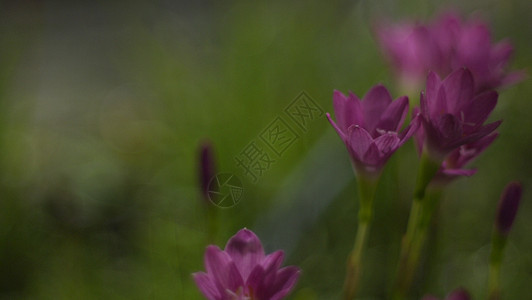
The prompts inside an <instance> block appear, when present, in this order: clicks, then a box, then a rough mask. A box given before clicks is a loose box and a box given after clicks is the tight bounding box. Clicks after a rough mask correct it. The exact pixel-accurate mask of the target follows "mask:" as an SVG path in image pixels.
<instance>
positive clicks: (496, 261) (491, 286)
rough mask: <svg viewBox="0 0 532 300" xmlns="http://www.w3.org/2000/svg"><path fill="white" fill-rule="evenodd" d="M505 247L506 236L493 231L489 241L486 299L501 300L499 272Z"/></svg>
mask: <svg viewBox="0 0 532 300" xmlns="http://www.w3.org/2000/svg"><path fill="white" fill-rule="evenodd" d="M505 246H506V235H503V234H501V233H500V232H498V231H497V230H495V231H494V233H493V236H492V241H491V255H490V266H489V282H488V299H489V300H499V299H501V288H500V272H501V263H502V257H503V254H504V248H505Z"/></svg>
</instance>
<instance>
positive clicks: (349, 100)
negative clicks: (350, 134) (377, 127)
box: [333, 90, 363, 132]
mask: <svg viewBox="0 0 532 300" xmlns="http://www.w3.org/2000/svg"><path fill="white" fill-rule="evenodd" d="M333 106H334V115H335V116H336V120H337V121H338V126H339V127H340V129H341V130H342V131H343V132H347V128H349V126H351V125H355V124H356V125H361V126H362V125H363V124H362V122H363V115H362V107H361V104H360V100H359V99H358V97H357V96H356V95H355V94H353V93H349V97H346V96H345V95H344V94H343V93H342V92H340V91H337V90H335V91H334V94H333Z"/></svg>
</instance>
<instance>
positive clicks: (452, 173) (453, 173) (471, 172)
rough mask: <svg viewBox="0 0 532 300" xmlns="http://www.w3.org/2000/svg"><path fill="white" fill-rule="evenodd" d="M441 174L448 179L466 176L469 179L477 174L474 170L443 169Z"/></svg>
mask: <svg viewBox="0 0 532 300" xmlns="http://www.w3.org/2000/svg"><path fill="white" fill-rule="evenodd" d="M442 173H443V174H444V175H446V176H449V177H452V178H454V177H458V176H466V177H470V176H473V175H475V174H476V173H477V170H476V169H443V170H442Z"/></svg>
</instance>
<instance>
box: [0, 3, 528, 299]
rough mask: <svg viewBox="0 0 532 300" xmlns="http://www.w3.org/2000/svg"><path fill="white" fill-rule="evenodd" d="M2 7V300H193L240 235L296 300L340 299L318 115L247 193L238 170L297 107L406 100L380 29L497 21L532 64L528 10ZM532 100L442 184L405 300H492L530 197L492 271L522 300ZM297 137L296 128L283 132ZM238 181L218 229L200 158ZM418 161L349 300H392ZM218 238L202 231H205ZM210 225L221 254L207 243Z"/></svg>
mask: <svg viewBox="0 0 532 300" xmlns="http://www.w3.org/2000/svg"><path fill="white" fill-rule="evenodd" d="M454 2H455V3H454V5H451V4H449V3H448V2H443V1H421V0H415V1H391V0H388V1H369V0H365V1H295V2H285V1H271V2H268V3H263V2H251V1H227V2H217V1H197V2H194V1H190V2H188V1H187V2H185V1H183V2H181V1H169V0H166V1H165V0H159V1H151V2H149V3H148V1H145V2H143V1H130V2H128V3H125V2H124V3H121V2H120V1H117V2H113V1H91V2H89V1H86V2H77V1H72V2H67V1H37V0H35V1H27V0H26V1H2V2H0V270H1V272H0V298H1V299H20V298H22V299H25V298H26V299H114V298H117V299H201V296H200V294H199V292H198V291H197V288H196V287H195V285H194V283H193V281H192V280H191V276H190V274H191V273H192V272H195V271H199V270H203V269H204V267H203V252H204V249H205V247H206V245H208V244H210V243H215V244H217V245H219V246H221V247H222V246H223V245H224V244H225V241H226V240H227V239H228V238H229V237H230V236H232V235H233V234H234V233H236V231H237V230H238V229H240V228H242V227H248V228H250V229H252V230H254V231H255V232H256V233H257V234H258V235H259V237H260V238H261V239H262V241H263V243H264V246H265V248H266V250H267V252H271V251H274V250H276V249H279V248H282V249H285V251H286V254H287V258H286V262H285V263H286V264H295V265H299V266H300V267H301V268H302V269H303V273H302V276H301V278H300V281H299V283H298V285H297V287H296V289H295V291H294V292H293V293H292V296H291V297H290V298H291V299H337V298H339V292H340V290H341V286H342V283H343V277H344V268H345V267H344V262H345V259H346V257H347V253H348V252H349V250H350V248H351V246H352V242H353V239H354V233H355V230H356V210H357V205H356V201H355V200H356V196H355V195H356V185H355V181H354V176H353V174H352V171H351V169H350V165H349V160H348V155H347V151H345V148H344V145H343V144H342V142H341V140H340V139H339V138H338V137H337V136H336V134H335V133H334V131H333V129H332V128H331V126H330V125H329V124H328V123H327V121H326V119H325V118H324V116H321V117H320V118H316V119H315V120H314V121H313V122H312V123H311V124H310V126H309V128H308V130H307V131H303V130H301V129H300V128H297V127H296V126H295V125H294V123H293V122H292V123H290V126H294V129H295V130H296V132H297V134H298V135H299V138H298V139H297V141H296V142H295V143H294V144H293V145H292V146H291V147H290V148H289V149H288V150H286V152H285V153H283V154H282V155H281V156H280V157H277V158H276V162H275V163H274V164H272V165H271V167H270V168H269V170H268V171H267V172H265V173H264V174H263V176H261V177H260V178H259V180H258V181H257V182H256V183H254V182H252V180H250V178H249V177H248V176H246V175H245V174H244V172H243V170H242V169H241V168H239V167H238V166H237V165H236V164H235V161H234V158H235V156H238V155H239V153H240V152H241V151H242V149H244V147H246V145H248V144H249V143H250V142H252V141H255V140H258V137H259V134H260V133H261V132H262V130H264V129H265V128H266V127H267V126H268V124H270V122H272V121H273V120H274V119H275V118H276V117H283V118H286V114H285V113H284V109H285V108H286V107H287V106H288V105H289V104H290V103H291V101H292V100H294V99H295V98H296V96H298V95H299V94H300V92H301V91H306V93H307V94H308V95H309V96H310V97H311V98H312V99H313V100H314V101H315V102H316V103H317V104H318V105H319V106H320V107H321V108H322V109H323V110H324V111H329V112H330V111H332V101H331V99H332V91H333V89H339V90H341V91H344V92H347V91H348V90H352V91H354V92H355V93H357V94H358V95H359V96H362V95H363V94H364V93H365V92H366V91H367V90H368V89H369V88H370V87H371V86H373V85H374V84H376V83H378V82H381V83H384V84H386V85H387V86H388V87H390V88H391V90H392V95H393V96H394V97H397V96H399V95H398V90H397V88H396V87H394V86H393V79H392V78H391V76H390V72H389V71H388V69H387V66H386V65H385V63H384V62H383V60H382V57H381V56H380V54H379V51H378V48H377V45H376V43H375V40H374V39H373V37H372V31H371V30H372V27H371V26H372V24H373V21H374V20H375V19H376V18H379V17H383V16H385V17H388V18H391V19H396V20H399V19H402V18H416V19H421V20H427V19H430V18H431V17H433V16H434V15H436V14H437V13H438V12H439V11H441V10H445V9H448V8H451V7H452V8H455V9H457V10H459V11H461V12H462V13H464V14H465V15H468V14H470V13H477V14H480V15H482V16H483V17H484V18H485V19H486V20H488V21H489V22H490V24H491V25H492V29H493V37H494V39H495V40H500V39H503V38H509V39H511V41H512V42H513V43H514V45H515V48H516V54H515V59H514V61H513V63H512V67H513V68H515V69H526V68H528V66H530V65H531V63H532V21H531V20H532V2H530V1H528V0H512V1H508V0H504V1H503V0H498V1H495V0H491V1H454ZM531 98H532V86H531V85H530V84H529V81H525V82H523V83H521V84H519V85H517V86H514V87H512V88H510V89H508V90H505V91H502V92H501V96H500V102H499V105H498V106H497V108H496V111H495V112H494V114H493V116H492V119H501V118H502V119H504V122H503V124H502V126H501V127H500V133H501V136H500V137H499V139H498V140H497V141H496V142H495V144H494V145H493V146H492V147H490V148H489V149H488V150H487V151H486V152H485V153H484V154H483V155H482V156H481V157H480V159H478V160H477V161H475V162H474V163H473V165H474V166H475V167H478V169H479V172H478V174H476V175H475V176H473V177H471V178H467V179H461V180H459V181H457V182H455V183H454V184H452V185H451V187H450V188H449V190H448V191H447V192H446V194H445V198H444V199H443V201H442V206H441V209H440V212H439V214H438V216H437V220H436V221H437V222H436V223H437V226H435V229H434V230H433V233H432V234H431V241H430V243H429V249H428V250H429V252H430V254H431V255H430V256H429V257H427V258H426V259H425V260H424V263H423V265H422V271H421V273H420V276H419V277H418V278H417V281H416V286H415V292H414V294H415V295H416V297H417V298H418V296H419V295H420V293H421V292H423V293H425V292H430V293H432V294H435V295H437V296H439V297H442V296H443V295H445V294H446V293H447V292H448V291H450V290H451V289H454V288H455V287H458V286H464V287H466V288H467V289H469V290H470V291H471V293H472V294H473V295H474V298H475V299H477V298H478V299H480V298H481V297H483V296H484V295H485V291H484V290H485V286H486V281H487V258H488V255H489V240H490V235H491V229H492V221H493V218H494V213H495V208H496V203H497V201H498V198H499V195H500V193H501V191H502V189H503V187H504V185H505V184H506V183H507V182H509V181H511V180H521V181H523V183H524V188H525V194H524V199H523V202H522V206H521V210H520V212H519V215H518V217H517V221H516V224H515V226H514V231H513V232H512V234H511V239H510V243H509V245H508V248H507V252H506V257H505V263H504V265H503V269H502V274H503V278H502V284H503V287H504V292H505V295H506V299H527V297H529V295H530V284H532V251H531V250H532V238H531V235H530V230H531V228H532V203H530V201H528V200H529V197H528V195H529V190H532V186H531V185H532V178H531V172H530V170H531V168H532V160H530V157H531V153H530V151H531V150H530V149H531V146H532V134H531V131H530V128H532V118H530V114H531V112H532V99H531ZM287 120H289V119H287ZM205 139H208V140H210V141H211V142H212V143H213V144H214V146H215V151H216V156H217V167H218V170H219V171H223V172H229V173H232V174H235V175H237V176H238V177H239V178H240V179H241V180H242V183H243V186H244V194H243V196H242V198H241V200H240V203H238V205H236V206H234V207H232V208H227V209H217V208H215V209H214V211H215V214H216V215H217V218H216V219H215V220H211V221H209V220H207V219H208V218H209V216H212V215H209V213H208V210H207V209H206V207H207V206H208V205H206V204H205V203H204V201H203V199H202V198H201V195H200V191H199V188H198V174H197V173H198V166H197V161H198V147H199V144H200V143H201V142H202V141H204V140H205ZM416 168H417V158H416V154H415V152H414V151H413V144H412V143H409V144H406V145H405V147H403V148H402V149H400V150H399V151H398V153H396V155H395V156H394V157H393V159H392V160H391V162H390V164H389V166H388V167H387V168H386V170H385V174H384V177H383V179H382V182H381V185H380V187H381V188H380V190H379V191H378V193H377V200H376V213H375V219H374V226H373V227H372V229H371V237H370V240H369V249H368V251H367V252H366V260H365V271H366V273H365V274H364V278H363V289H362V290H361V292H360V299H382V298H385V297H386V293H387V290H388V288H389V286H390V282H391V278H392V276H393V273H394V268H395V264H396V259H397V256H398V251H399V241H400V238H401V235H402V233H403V232H404V229H405V224H406V220H407V217H408V210H409V203H410V197H411V193H412V185H413V182H414V180H415V178H414V177H415V170H416ZM209 224H211V225H209ZM209 226H214V227H215V228H216V235H215V236H214V237H209V234H208V229H209V228H210V227H209Z"/></svg>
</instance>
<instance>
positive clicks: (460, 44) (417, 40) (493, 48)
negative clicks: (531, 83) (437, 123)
mask: <svg viewBox="0 0 532 300" xmlns="http://www.w3.org/2000/svg"><path fill="white" fill-rule="evenodd" d="M376 34H377V39H378V41H379V44H380V46H381V48H382V51H383V53H384V55H385V56H386V57H387V58H388V60H389V61H390V63H391V65H392V66H393V68H394V70H395V72H396V74H397V75H398V77H399V79H400V80H401V81H402V83H403V84H406V85H410V86H414V87H415V86H419V85H420V83H421V82H423V80H424V79H425V76H426V75H427V74H428V72H429V71H433V72H436V73H437V74H438V75H440V76H442V77H445V76H447V75H449V74H450V73H451V72H452V71H454V70H457V69H459V68H462V67H466V68H468V69H470V70H471V72H472V73H473V75H474V78H475V83H476V86H475V92H476V93H478V92H482V91H486V90H490V89H497V88H499V87H502V86H507V85H511V84H514V83H517V82H519V81H521V80H522V79H523V78H524V77H525V74H524V72H522V71H518V72H507V70H506V69H507V66H508V63H509V61H510V58H511V56H512V54H513V47H512V45H511V44H510V43H509V42H508V41H502V42H499V43H493V42H492V39H491V33H490V30H489V28H488V26H487V24H485V23H484V22H482V21H480V20H478V19H474V20H461V19H460V17H459V16H458V15H456V14H452V13H447V14H444V15H442V16H441V17H439V18H438V19H437V20H436V21H434V22H433V23H429V24H426V25H424V24H418V23H403V24H392V25H381V26H379V27H378V28H377V30H376Z"/></svg>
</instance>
